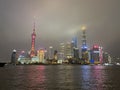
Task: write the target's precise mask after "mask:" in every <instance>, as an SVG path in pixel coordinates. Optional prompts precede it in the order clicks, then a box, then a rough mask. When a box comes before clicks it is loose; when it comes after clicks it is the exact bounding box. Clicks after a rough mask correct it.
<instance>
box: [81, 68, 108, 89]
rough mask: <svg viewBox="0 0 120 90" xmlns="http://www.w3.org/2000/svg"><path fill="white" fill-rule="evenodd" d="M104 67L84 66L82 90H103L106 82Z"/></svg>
mask: <svg viewBox="0 0 120 90" xmlns="http://www.w3.org/2000/svg"><path fill="white" fill-rule="evenodd" d="M103 69H104V67H103V66H82V70H81V71H82V73H81V75H82V82H81V83H82V89H85V90H88V89H91V88H92V89H94V90H97V89H99V90H103V85H104V81H105V79H106V78H105V77H104V75H103V74H104V73H105V72H104V70H103Z"/></svg>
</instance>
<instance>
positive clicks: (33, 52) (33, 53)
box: [30, 23, 36, 57]
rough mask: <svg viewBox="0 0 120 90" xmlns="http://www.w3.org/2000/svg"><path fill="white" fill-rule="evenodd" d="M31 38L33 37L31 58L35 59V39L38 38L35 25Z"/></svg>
mask: <svg viewBox="0 0 120 90" xmlns="http://www.w3.org/2000/svg"><path fill="white" fill-rule="evenodd" d="M31 37H32V42H31V51H30V57H33V56H35V38H36V33H35V23H34V28H33V33H32V35H31Z"/></svg>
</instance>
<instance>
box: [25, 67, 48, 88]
mask: <svg viewBox="0 0 120 90" xmlns="http://www.w3.org/2000/svg"><path fill="white" fill-rule="evenodd" d="M26 78H27V77H26ZM27 80H28V81H27V84H28V87H29V89H31V90H33V89H40V90H45V88H46V77H45V66H34V67H32V68H29V72H28V78H27Z"/></svg>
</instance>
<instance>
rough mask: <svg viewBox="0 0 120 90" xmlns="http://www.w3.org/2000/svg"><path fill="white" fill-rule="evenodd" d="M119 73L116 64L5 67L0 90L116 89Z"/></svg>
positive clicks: (1, 74) (0, 77)
mask: <svg viewBox="0 0 120 90" xmlns="http://www.w3.org/2000/svg"><path fill="white" fill-rule="evenodd" d="M119 75H120V67H119V66H100V65H94V66H88V65H31V66H30V65H26V66H22V65H21V66H5V67H3V68H0V90H88V89H90V90H118V89H120V77H119Z"/></svg>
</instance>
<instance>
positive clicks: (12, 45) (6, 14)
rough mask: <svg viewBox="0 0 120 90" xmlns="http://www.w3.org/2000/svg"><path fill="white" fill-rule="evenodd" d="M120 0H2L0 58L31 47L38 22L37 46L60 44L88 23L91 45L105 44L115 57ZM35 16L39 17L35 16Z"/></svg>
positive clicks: (0, 11)
mask: <svg viewBox="0 0 120 90" xmlns="http://www.w3.org/2000/svg"><path fill="white" fill-rule="evenodd" d="M119 9H120V0H0V57H2V58H7V60H8V59H10V55H11V52H12V50H13V49H16V50H30V48H31V33H32V30H33V23H34V21H35V22H36V34H37V37H36V49H39V48H41V47H45V48H48V47H49V46H53V47H55V49H57V47H59V44H60V43H61V42H64V43H65V42H67V41H71V40H72V38H73V37H74V36H75V35H76V36H77V37H78V44H79V47H80V46H81V38H82V37H81V35H82V33H81V30H80V26H81V25H86V26H87V31H86V32H87V44H88V45H89V47H91V46H92V45H93V44H94V43H95V44H96V43H97V44H99V45H101V46H103V47H104V50H105V51H107V52H108V53H110V54H111V55H112V56H117V57H119V56H120V55H119V51H120V47H119V46H120V40H119V39H120V35H119V34H120V10H119ZM34 16H35V17H36V18H35V19H34Z"/></svg>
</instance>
